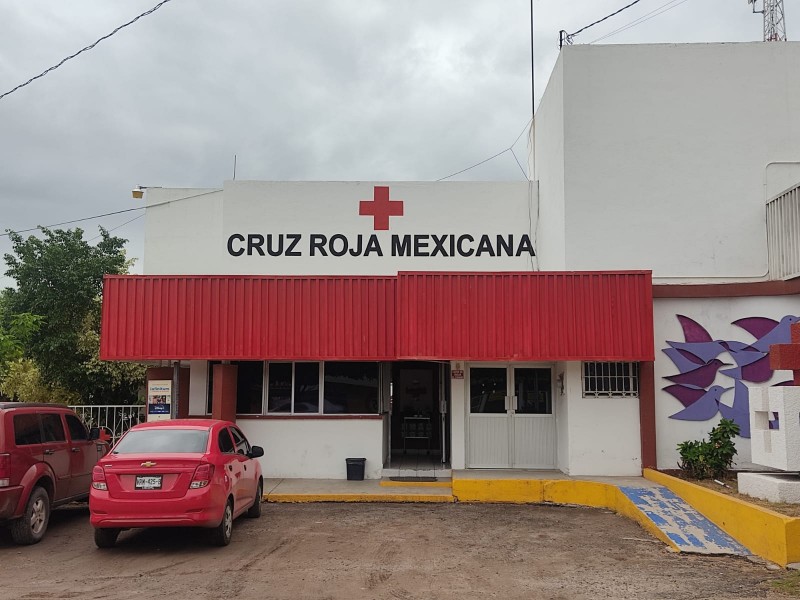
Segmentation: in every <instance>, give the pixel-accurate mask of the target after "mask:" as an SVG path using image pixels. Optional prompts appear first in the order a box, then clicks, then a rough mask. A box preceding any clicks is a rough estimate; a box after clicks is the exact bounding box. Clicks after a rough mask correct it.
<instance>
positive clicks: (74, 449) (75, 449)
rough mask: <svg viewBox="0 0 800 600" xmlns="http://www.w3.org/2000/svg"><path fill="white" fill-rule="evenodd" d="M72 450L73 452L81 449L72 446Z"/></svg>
mask: <svg viewBox="0 0 800 600" xmlns="http://www.w3.org/2000/svg"><path fill="white" fill-rule="evenodd" d="M72 451H73V452H80V451H81V449H80V448H73V449H72Z"/></svg>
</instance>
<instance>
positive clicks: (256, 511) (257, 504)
mask: <svg viewBox="0 0 800 600" xmlns="http://www.w3.org/2000/svg"><path fill="white" fill-rule="evenodd" d="M263 495H264V482H263V481H260V480H259V482H258V487H257V488H256V499H255V500H254V501H253V506H251V507H250V510H248V511H247V516H248V517H250V518H251V519H257V518H258V517H260V516H261V497H262V496H263Z"/></svg>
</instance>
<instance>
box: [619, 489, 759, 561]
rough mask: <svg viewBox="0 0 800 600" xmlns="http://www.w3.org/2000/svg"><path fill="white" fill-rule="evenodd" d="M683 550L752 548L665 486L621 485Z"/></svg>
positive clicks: (738, 550) (732, 552)
mask: <svg viewBox="0 0 800 600" xmlns="http://www.w3.org/2000/svg"><path fill="white" fill-rule="evenodd" d="M619 489H620V490H621V491H622V493H623V494H625V496H627V497H628V498H629V499H630V500H631V502H633V503H634V505H635V506H636V508H638V509H639V510H640V511H641V512H642V513H644V515H645V516H646V517H647V518H648V519H650V520H651V521H652V522H653V524H654V525H655V526H656V527H658V528H659V529H660V530H661V531H663V532H664V533H665V534H666V535H667V537H669V539H670V540H672V542H673V543H674V544H675V545H676V546H677V547H678V550H680V551H681V552H688V553H693V554H729V555H734V556H748V555H750V554H752V552H750V551H748V550H747V548H745V547H744V546H742V545H741V544H740V543H739V542H737V541H736V540H734V539H733V538H732V537H731V536H729V535H728V534H727V533H725V532H724V531H722V530H721V529H720V528H719V527H717V526H716V525H715V524H714V523H712V522H711V521H709V520H708V519H706V518H705V517H704V516H703V515H701V514H700V513H699V512H697V511H696V510H695V509H694V508H692V507H691V506H689V505H688V504H687V503H686V502H685V501H684V500H683V499H682V498H680V497H678V496H676V495H675V494H674V493H673V492H672V491H670V490H668V489H667V488H665V487H661V486H657V487H647V488H645V487H630V486H619Z"/></svg>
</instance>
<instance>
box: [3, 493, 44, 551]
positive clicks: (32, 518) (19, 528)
mask: <svg viewBox="0 0 800 600" xmlns="http://www.w3.org/2000/svg"><path fill="white" fill-rule="evenodd" d="M49 522H50V496H48V495H47V490H45V489H44V488H43V487H35V488H33V491H32V492H31V496H30V498H28V503H27V504H26V505H25V512H24V513H23V515H22V517H21V518H19V519H17V520H16V521H13V522H12V523H11V537H12V538H13V539H14V541H15V542H16V543H17V544H24V545H28V544H35V543H37V542H39V541H40V540H41V539H42V538H43V537H44V532H45V531H47V524H48V523H49Z"/></svg>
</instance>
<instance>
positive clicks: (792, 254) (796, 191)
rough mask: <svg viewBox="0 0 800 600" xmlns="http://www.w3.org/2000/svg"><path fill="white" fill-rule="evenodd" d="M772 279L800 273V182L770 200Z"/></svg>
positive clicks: (770, 262) (788, 277)
mask: <svg viewBox="0 0 800 600" xmlns="http://www.w3.org/2000/svg"><path fill="white" fill-rule="evenodd" d="M767 249H768V251H769V276H770V279H791V278H793V277H798V276H800V184H798V185H796V186H795V187H793V188H789V189H788V190H786V191H785V192H782V193H780V194H778V195H777V196H775V197H774V198H772V199H771V200H769V201H768V202H767Z"/></svg>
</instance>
